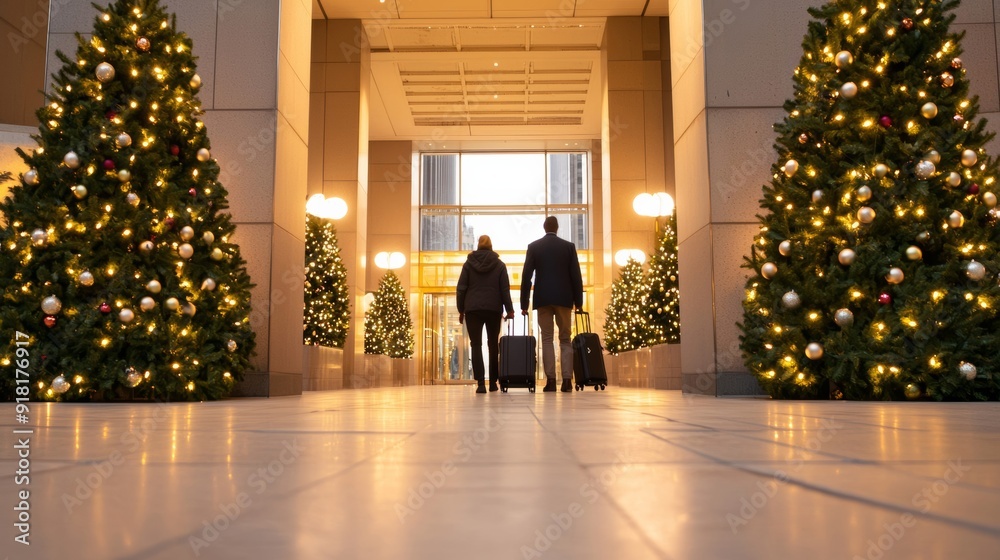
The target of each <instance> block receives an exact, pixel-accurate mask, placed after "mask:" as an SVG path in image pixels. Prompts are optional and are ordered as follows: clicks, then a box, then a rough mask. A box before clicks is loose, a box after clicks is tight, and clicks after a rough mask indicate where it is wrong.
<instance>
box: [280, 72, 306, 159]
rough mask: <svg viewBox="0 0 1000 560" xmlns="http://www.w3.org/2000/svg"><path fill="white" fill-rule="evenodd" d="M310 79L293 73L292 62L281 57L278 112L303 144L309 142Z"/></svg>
mask: <svg viewBox="0 0 1000 560" xmlns="http://www.w3.org/2000/svg"><path fill="white" fill-rule="evenodd" d="M308 84H309V77H308V76H305V80H304V81H303V79H302V76H299V75H298V74H296V73H295V72H294V71H293V68H292V66H291V64H290V62H289V61H288V60H287V59H286V58H285V57H284V56H281V57H280V62H279V63H278V85H279V87H278V112H279V113H281V114H282V115H283V116H284V117H285V120H286V121H288V124H289V125H291V129H290V131H289V132H291V133H293V134H295V135H296V136H298V137H299V138H300V139H301V140H302V142H308V140H309V85H308Z"/></svg>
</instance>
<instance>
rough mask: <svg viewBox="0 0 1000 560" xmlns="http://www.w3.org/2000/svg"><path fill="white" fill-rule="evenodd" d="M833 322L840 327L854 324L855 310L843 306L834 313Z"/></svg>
mask: <svg viewBox="0 0 1000 560" xmlns="http://www.w3.org/2000/svg"><path fill="white" fill-rule="evenodd" d="M833 322H835V323H837V326H838V327H840V328H845V327H849V326H851V325H853V324H854V312H853V311H851V310H850V309H847V308H846V307H842V308H840V309H838V310H837V312H836V313H835V314H834V315H833Z"/></svg>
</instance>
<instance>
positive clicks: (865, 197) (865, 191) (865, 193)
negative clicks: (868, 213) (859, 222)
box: [856, 185, 872, 202]
mask: <svg viewBox="0 0 1000 560" xmlns="http://www.w3.org/2000/svg"><path fill="white" fill-rule="evenodd" d="M856 194H857V197H858V200H860V201H861V202H867V201H869V200H871V198H872V190H871V188H870V187H869V186H868V185H862V186H860V187H858V190H857V193H856Z"/></svg>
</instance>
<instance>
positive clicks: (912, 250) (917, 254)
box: [906, 245, 924, 261]
mask: <svg viewBox="0 0 1000 560" xmlns="http://www.w3.org/2000/svg"><path fill="white" fill-rule="evenodd" d="M906 258H908V259H910V260H911V261H919V260H920V259H922V258H924V252H923V251H921V250H920V247H917V246H916V245H910V246H909V247H907V248H906Z"/></svg>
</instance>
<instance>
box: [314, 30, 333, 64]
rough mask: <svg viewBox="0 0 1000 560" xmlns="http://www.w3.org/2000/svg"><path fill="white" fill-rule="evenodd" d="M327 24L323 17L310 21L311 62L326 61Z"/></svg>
mask: <svg viewBox="0 0 1000 560" xmlns="http://www.w3.org/2000/svg"><path fill="white" fill-rule="evenodd" d="M328 27H329V25H328V24H327V22H326V20H324V19H314V20H313V21H312V39H311V43H312V57H310V60H311V61H312V63H313V64H317V63H323V62H326V36H327V28H328Z"/></svg>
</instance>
